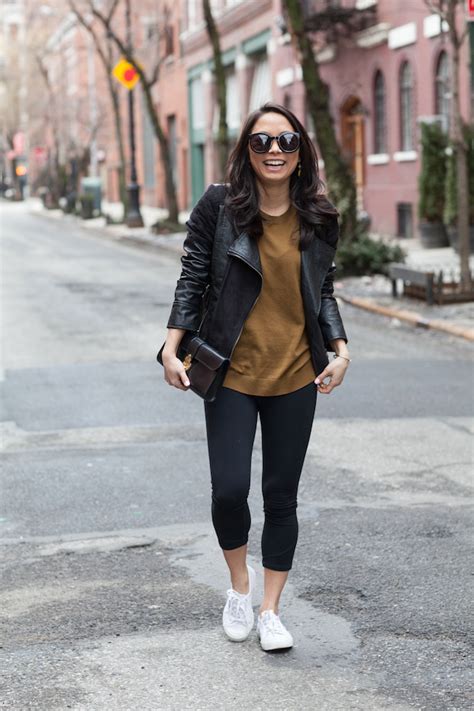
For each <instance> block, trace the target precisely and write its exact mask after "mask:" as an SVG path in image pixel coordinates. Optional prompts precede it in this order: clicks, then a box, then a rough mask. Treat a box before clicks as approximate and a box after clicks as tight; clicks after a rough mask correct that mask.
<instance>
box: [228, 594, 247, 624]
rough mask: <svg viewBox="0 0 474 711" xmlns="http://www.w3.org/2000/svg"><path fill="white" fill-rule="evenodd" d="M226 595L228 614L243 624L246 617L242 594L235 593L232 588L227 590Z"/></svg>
mask: <svg viewBox="0 0 474 711" xmlns="http://www.w3.org/2000/svg"><path fill="white" fill-rule="evenodd" d="M227 595H228V610H229V614H230V615H231V616H232V617H233V618H234V621H235V622H239V621H241V622H243V623H244V624H245V623H246V622H247V619H246V617H245V610H244V607H243V598H242V596H241V595H239V594H237V593H236V592H235V590H234V589H233V588H230V590H227Z"/></svg>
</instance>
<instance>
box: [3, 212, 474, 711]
mask: <svg viewBox="0 0 474 711" xmlns="http://www.w3.org/2000/svg"><path fill="white" fill-rule="evenodd" d="M1 207H2V219H1V227H2V269H3V274H2V277H3V279H2V284H3V286H2V311H3V318H2V323H3V371H2V383H1V384H2V395H3V397H2V411H1V418H0V419H1V430H2V441H3V447H4V453H3V461H2V464H3V466H2V472H3V473H2V485H1V510H0V516H1V519H0V532H1V544H0V545H1V547H0V551H1V553H2V556H1V573H2V577H1V580H2V583H1V586H2V589H1V601H0V604H1V609H2V615H3V616H2V630H1V637H2V649H1V653H2V665H1V666H2V692H1V696H0V707H1V708H5V709H8V710H9V711H10V710H11V711H13V710H21V711H24V710H26V709H43V710H44V711H52V710H53V709H77V710H79V709H81V710H82V709H84V710H94V711H95V710H98V711H99V710H100V711H104V710H106V711H115V710H117V711H118V710H120V711H122V710H125V709H127V710H128V709H130V710H133V711H135V710H136V711H148V710H150V711H156V710H159V711H161V710H163V711H168V710H170V711H171V710H172V711H174V710H176V711H183V710H185V709H192V710H193V711H194V710H196V709H201V710H203V711H205V710H207V709H212V710H214V709H222V710H225V711H227V709H229V710H230V709H235V708H239V709H242V710H243V711H247V710H250V709H252V711H254V710H258V709H267V708H271V709H272V711H283V710H285V711H293V710H295V711H296V710H298V711H299V710H300V709H308V710H309V709H310V710H317V711H349V710H353V709H354V710H356V709H357V710H359V709H360V710H361V711H362V710H363V711H381V710H385V709H386V710H387V711H395V710H396V711H405V710H408V709H419V710H420V711H421V710H429V711H435V710H436V711H438V710H439V711H455V710H458V709H472V708H473V706H474V697H473V696H472V693H471V689H472V686H471V682H472V677H470V675H469V673H470V669H471V668H472V657H471V658H470V656H469V655H470V651H471V649H472V647H471V646H470V645H472V624H471V623H472V615H471V616H470V614H469V612H472V610H471V611H470V610H469V605H470V601H471V599H472V594H471V593H472V585H471V583H472V548H471V545H472V534H471V529H472V516H471V513H470V506H471V504H472V436H471V434H472V426H473V422H472V395H473V388H472V386H473V378H472V375H473V373H472V354H473V348H472V345H471V344H469V343H467V342H464V341H462V340H461V339H455V338H451V337H449V336H445V335H443V334H440V333H436V332H431V331H417V330H414V329H413V328H412V327H409V326H404V325H400V324H398V325H393V326H392V325H391V323H390V321H389V320H387V319H385V318H383V317H378V316H375V315H373V314H369V313H365V312H362V311H359V310H357V309H355V308H353V307H351V306H349V305H344V304H341V312H342V314H343V318H344V322H345V325H346V329H347V332H348V335H349V339H350V343H349V345H350V349H351V355H352V357H353V363H352V364H351V366H350V368H349V370H348V372H347V375H346V379H345V381H344V383H343V385H342V386H341V387H340V388H338V389H336V390H335V391H334V392H333V393H332V394H331V395H329V396H324V395H321V394H320V395H319V396H318V404H317V410H316V418H315V422H314V427H313V434H312V439H311V443H310V447H309V450H308V455H307V458H306V462H305V467H304V471H303V475H302V481H301V487H300V496H299V509H298V511H299V521H300V538H299V544H298V548H297V553H296V556H295V562H294V568H293V570H292V572H291V574H290V581H289V584H288V586H287V588H286V590H285V593H284V596H283V599H282V608H281V615H282V619H283V620H284V622H285V623H286V624H287V626H288V627H289V628H290V629H291V631H292V633H293V635H294V638H295V646H294V648H293V649H292V650H291V651H290V652H288V653H284V654H271V655H269V654H265V653H264V652H262V651H261V649H260V647H259V645H258V642H257V640H256V637H255V634H252V635H251V637H250V638H249V639H248V640H247V641H246V642H245V643H243V644H233V643H231V642H229V641H227V639H226V638H225V637H224V634H223V631H222V629H221V612H222V607H223V604H224V602H225V591H226V589H227V587H228V585H229V582H228V579H227V576H226V569H225V565H224V562H223V558H222V555H221V553H220V551H219V548H218V546H217V542H216V540H215V534H214V531H213V529H212V524H211V520H210V484H209V473H208V462H207V449H206V441H205V432H204V415H203V407H202V402H201V401H200V400H199V398H197V397H196V396H195V395H193V394H192V393H190V392H188V393H182V392H179V391H177V390H175V389H173V388H170V387H169V386H168V385H167V384H166V383H165V382H164V380H163V374H162V370H161V368H160V366H159V365H158V364H157V363H156V361H155V356H156V351H157V349H158V347H159V346H160V345H161V343H162V341H163V339H164V337H165V332H166V329H165V325H166V320H167V316H168V313H169V307H170V302H171V298H172V294H173V290H174V286H175V283H176V279H177V277H178V274H179V268H180V265H179V261H178V259H177V257H176V256H175V255H173V254H171V253H167V252H158V251H150V250H143V249H139V248H137V247H134V246H130V245H129V244H122V243H117V242H115V241H112V240H110V239H107V238H105V237H103V236H100V235H99V234H95V233H94V232H92V231H91V230H84V229H83V228H81V227H80V225H79V224H78V223H76V222H75V221H74V220H72V219H62V220H59V219H53V218H51V217H47V216H38V215H32V214H30V213H29V212H28V209H27V206H25V205H14V204H10V203H7V204H2V206H1ZM260 464H261V458H260V446H259V437H257V442H256V451H255V456H254V462H253V483H252V492H251V502H250V503H251V511H252V517H253V519H252V520H253V526H252V532H251V542H250V552H251V560H252V562H253V564H254V565H255V566H256V568H257V573H258V579H259V583H258V590H259V595H260V593H261V579H262V569H261V562H260V542H259V538H260V533H261V528H262V522H263V518H262V516H263V512H262V502H261V495H260V482H259V469H260ZM258 602H259V599H256V600H255V603H256V605H257V604H258Z"/></svg>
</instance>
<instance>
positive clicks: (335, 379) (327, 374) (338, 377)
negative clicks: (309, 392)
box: [314, 363, 346, 395]
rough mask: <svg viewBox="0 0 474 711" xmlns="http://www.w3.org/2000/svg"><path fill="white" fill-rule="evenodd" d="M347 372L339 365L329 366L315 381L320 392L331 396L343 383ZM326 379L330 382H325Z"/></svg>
mask: <svg viewBox="0 0 474 711" xmlns="http://www.w3.org/2000/svg"><path fill="white" fill-rule="evenodd" d="M345 371H346V368H345V367H344V366H343V367H342V369H341V366H340V365H339V364H336V363H330V364H329V365H327V366H326V367H325V368H324V370H323V371H322V372H321V373H320V374H319V375H318V376H317V378H316V380H315V381H314V382H315V384H316V385H317V387H318V392H320V393H323V395H329V393H330V392H331V391H332V390H334V388H335V387H337V386H338V385H340V384H341V383H342V381H343V379H344V374H345ZM326 379H327V380H328V382H324V381H325V380H326Z"/></svg>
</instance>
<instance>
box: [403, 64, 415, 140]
mask: <svg viewBox="0 0 474 711" xmlns="http://www.w3.org/2000/svg"><path fill="white" fill-rule="evenodd" d="M400 148H401V150H402V151H412V150H413V73H412V70H411V66H410V63H409V62H404V63H403V64H402V67H401V70H400Z"/></svg>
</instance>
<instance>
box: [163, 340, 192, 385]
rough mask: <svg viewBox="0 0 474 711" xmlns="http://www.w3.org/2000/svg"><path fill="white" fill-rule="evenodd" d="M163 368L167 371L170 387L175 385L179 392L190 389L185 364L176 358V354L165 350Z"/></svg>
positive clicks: (166, 376)
mask: <svg viewBox="0 0 474 711" xmlns="http://www.w3.org/2000/svg"><path fill="white" fill-rule="evenodd" d="M162 358H163V367H164V369H165V380H166V382H167V383H168V385H173V386H174V387H175V388H178V390H188V389H189V385H190V383H189V378H188V376H187V375H186V370H185V367H184V365H183V362H182V361H181V360H180V359H179V358H178V357H177V356H176V353H173V352H167V351H165V350H163V354H162Z"/></svg>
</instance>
